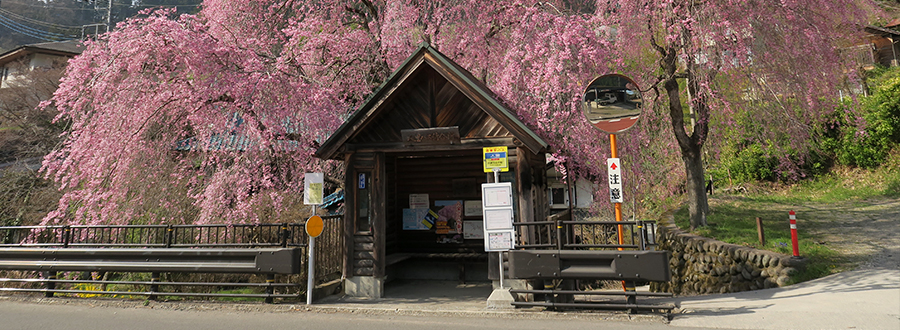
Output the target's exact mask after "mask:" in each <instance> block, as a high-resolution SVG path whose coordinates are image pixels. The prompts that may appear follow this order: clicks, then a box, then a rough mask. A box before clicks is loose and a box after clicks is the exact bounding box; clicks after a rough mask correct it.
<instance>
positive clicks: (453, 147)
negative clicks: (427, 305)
mask: <svg viewBox="0 0 900 330" xmlns="http://www.w3.org/2000/svg"><path fill="white" fill-rule="evenodd" d="M497 146H506V147H507V148H508V154H509V164H510V169H509V172H504V173H503V174H502V175H501V181H502V182H513V187H514V195H515V196H514V203H515V210H516V214H515V221H516V222H529V221H539V220H543V219H545V218H546V217H547V216H548V214H549V203H548V201H547V193H546V186H547V184H546V161H545V153H546V152H547V150H548V144H547V143H546V142H545V141H544V140H542V139H541V138H540V137H538V136H537V135H536V134H535V133H534V132H533V131H531V130H530V129H529V128H528V127H526V126H525V125H524V124H523V123H522V122H521V121H519V120H518V118H516V116H515V115H514V113H513V111H510V109H507V108H506V107H504V106H503V105H502V103H500V102H498V101H497V99H496V97H495V96H494V94H493V93H492V92H491V91H490V90H489V89H488V88H487V87H486V86H485V85H484V84H483V83H482V82H481V81H479V80H478V79H476V78H475V77H474V76H473V75H472V74H471V73H469V72H468V71H466V70H465V69H463V68H462V67H460V66H459V65H458V64H456V63H454V62H453V61H452V60H450V59H449V58H447V57H446V56H444V55H443V54H441V53H440V52H438V51H437V50H435V49H434V48H432V47H431V46H430V45H428V44H422V45H420V46H419V48H418V49H417V50H416V51H415V52H414V53H413V54H412V56H410V57H409V58H408V59H407V60H406V61H405V62H404V63H403V64H402V65H401V66H400V68H399V69H397V71H395V72H394V73H393V74H392V75H391V76H390V77H389V78H388V79H387V80H386V81H385V82H384V84H382V86H381V87H380V88H379V89H378V90H377V91H376V92H375V93H374V94H373V95H372V96H371V97H370V98H369V99H368V100H367V101H366V102H365V103H364V104H363V105H362V106H361V107H360V108H359V109H357V110H356V112H355V113H353V114H352V115H351V116H350V118H348V119H347V121H346V122H345V123H344V124H343V125H342V126H341V127H340V128H338V129H337V131H335V132H334V133H333V134H332V136H331V137H330V138H329V139H328V140H327V141H325V142H324V143H323V144H322V145H321V147H320V148H319V149H318V150H317V152H316V157H319V158H322V159H335V160H341V161H343V162H344V166H345V175H346V182H345V207H344V208H345V211H344V228H345V232H344V235H345V237H344V238H345V242H347V244H345V245H346V251H344V269H343V275H344V278H345V279H346V280H345V281H344V291H345V294H347V295H351V296H362V297H382V296H383V292H384V291H383V288H384V284H385V282H387V281H388V280H390V279H393V278H404V277H408V276H410V277H415V276H423V277H426V278H429V277H430V278H441V277H442V276H447V275H448V274H447V272H452V273H454V276H455V275H458V276H459V279H460V280H463V281H464V280H485V281H486V280H488V278H487V277H488V275H487V272H488V268H489V267H488V260H487V253H486V252H484V243H483V238H481V236H480V235H479V234H478V233H477V231H479V230H481V229H480V228H481V225H480V222H481V221H482V217H481V213H480V209H476V207H477V206H478V205H480V203H481V189H480V187H481V184H482V183H485V182H492V181H493V174H492V173H485V172H484V170H483V164H482V163H483V154H482V148H483V147H497ZM476 204H477V205H476ZM454 207H455V208H457V209H452V208H454ZM424 208H427V209H428V210H431V211H432V212H434V213H433V214H432V216H434V215H437V216H438V218H443V219H447V218H448V217H449V218H450V220H449V221H447V222H446V223H444V222H441V221H437V222H435V223H431V222H429V223H427V224H426V223H425V222H423V219H419V217H420V216H423V215H424V216H428V211H427V210H424ZM443 208H451V209H448V210H449V211H448V210H443ZM439 213H440V214H439ZM453 217H456V218H457V219H453ZM536 219H539V220H536ZM431 220H435V219H434V217H432V218H431ZM425 221H426V222H427V221H428V220H427V219H425ZM429 225H430V226H429ZM520 235H521V234H520ZM413 262H416V263H415V264H413ZM451 263H452V264H453V265H451ZM423 265H424V266H423ZM456 265H458V266H459V273H458V274H456V271H457V268H456ZM466 267H469V271H468V272H466V271H465V269H466Z"/></svg>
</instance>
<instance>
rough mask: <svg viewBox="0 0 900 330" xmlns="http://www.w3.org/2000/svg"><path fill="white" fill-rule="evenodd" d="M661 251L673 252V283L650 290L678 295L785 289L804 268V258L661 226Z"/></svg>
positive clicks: (670, 226) (660, 284)
mask: <svg viewBox="0 0 900 330" xmlns="http://www.w3.org/2000/svg"><path fill="white" fill-rule="evenodd" d="M657 243H658V244H659V246H658V249H660V250H668V251H670V252H672V259H670V260H669V267H670V268H671V270H672V280H671V281H669V282H665V283H658V282H655V283H652V284H651V286H650V289H651V290H652V291H657V292H671V293H674V294H676V295H695V294H706V293H727V292H739V291H747V290H758V289H768V288H774V287H780V286H784V285H786V284H788V283H790V282H791V276H795V275H796V274H797V271H798V269H800V268H801V267H803V266H804V265H805V261H806V259H805V258H792V257H791V256H788V255H784V254H780V253H775V252H771V251H765V250H757V249H754V248H750V247H746V246H741V245H735V244H728V243H725V242H721V241H717V240H714V239H711V238H706V237H702V236H697V235H692V234H688V233H685V232H684V231H682V230H681V229H679V228H678V227H675V226H674V225H671V224H662V223H661V224H660V226H659V227H658V233H657Z"/></svg>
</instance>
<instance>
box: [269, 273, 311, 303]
mask: <svg viewBox="0 0 900 330" xmlns="http://www.w3.org/2000/svg"><path fill="white" fill-rule="evenodd" d="M273 283H275V274H267V275H266V284H269V286H267V287H266V303H267V304H271V303H273V302H274V301H275V298H272V295H273V294H275V287H273V286H272V284H273ZM307 292H309V290H307Z"/></svg>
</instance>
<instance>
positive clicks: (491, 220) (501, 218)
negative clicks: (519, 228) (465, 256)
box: [481, 182, 515, 251]
mask: <svg viewBox="0 0 900 330" xmlns="http://www.w3.org/2000/svg"><path fill="white" fill-rule="evenodd" d="M512 191H513V190H512V183H511V182H501V183H485V184H482V185H481V201H482V207H481V209H482V218H483V219H484V250H485V251H509V250H511V249H512V248H513V247H514V246H515V229H514V228H513V216H514V212H513V196H512Z"/></svg>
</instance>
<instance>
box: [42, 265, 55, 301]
mask: <svg viewBox="0 0 900 330" xmlns="http://www.w3.org/2000/svg"><path fill="white" fill-rule="evenodd" d="M56 276H57V272H56V271H48V272H44V277H46V278H47V282H46V283H47V292H44V297H47V298H53V290H56V282H54V280H56Z"/></svg>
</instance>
